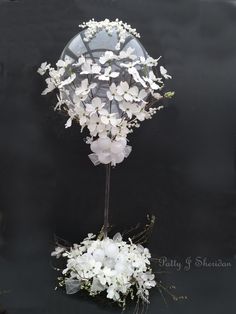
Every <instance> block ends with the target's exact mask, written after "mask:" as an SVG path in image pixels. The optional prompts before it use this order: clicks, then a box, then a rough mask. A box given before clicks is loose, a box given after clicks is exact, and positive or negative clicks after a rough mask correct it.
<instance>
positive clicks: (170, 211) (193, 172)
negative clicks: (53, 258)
mask: <svg viewBox="0 0 236 314" xmlns="http://www.w3.org/2000/svg"><path fill="white" fill-rule="evenodd" d="M92 17H94V18H95V19H97V20H101V19H104V18H106V17H107V18H110V19H114V18H116V17H118V18H120V19H122V20H123V21H126V22H128V23H129V24H131V25H132V26H133V27H136V28H137V30H138V31H139V32H140V33H141V36H142V37H141V41H142V43H143V45H144V46H145V48H146V49H147V50H148V52H149V53H150V55H151V56H153V57H158V56H159V55H162V56H163V59H162V62H163V64H164V65H165V66H166V67H167V68H168V70H169V72H170V74H172V75H173V80H172V81H171V82H168V87H169V89H170V90H175V91H176V96H175V98H174V99H173V100H171V101H169V102H168V104H167V105H166V107H165V109H164V110H162V111H161V112H160V113H159V114H158V116H156V117H155V118H153V119H152V120H151V121H148V122H144V123H143V124H142V127H141V128H140V129H137V130H135V133H134V134H133V135H132V136H131V137H130V139H131V142H130V143H131V145H132V146H133V152H132V153H131V155H130V157H129V158H128V159H127V160H125V161H124V162H123V163H122V164H120V165H118V166H117V167H116V168H115V169H113V170H112V191H111V211H112V212H111V222H112V224H113V225H114V228H115V229H117V230H121V231H122V230H124V229H128V228H129V227H131V226H133V225H135V224H136V223H137V222H142V223H145V216H146V214H147V213H152V214H155V215H156V217H157V223H156V226H155V229H154V232H153V235H152V238H151V240H150V243H149V248H150V249H151V251H152V253H153V255H154V256H167V257H168V258H173V259H181V260H183V261H184V260H185V258H186V257H188V256H191V257H192V258H193V259H194V258H195V257H196V256H201V257H207V258H209V259H211V260H215V259H218V258H221V259H222V260H224V261H230V262H231V264H232V267H227V268H214V267H211V268H201V269H199V268H196V267H192V268H191V270H190V271H188V272H187V271H181V272H177V271H176V270H174V269H172V271H171V273H170V274H167V275H162V278H163V280H164V281H166V282H167V283H169V282H171V283H174V284H175V285H176V286H177V294H186V295H188V297H189V300H188V301H184V302H182V301H180V302H177V303H175V302H174V303H173V302H172V301H171V300H169V301H168V304H169V306H168V307H166V306H165V305H164V303H163V300H162V298H161V297H160V295H158V293H155V292H154V293H153V296H152V299H151V304H150V306H149V313H156V312H158V311H159V313H181V314H185V313H186V314H187V313H188V314H189V313H191V314H194V313H210V314H211V313H214V314H221V313H227V314H231V313H235V300H234V299H235V298H234V296H235V288H236V287H235V278H236V277H235V275H236V273H235V269H234V264H235V262H234V261H235V256H234V254H235V244H236V241H235V220H236V217H235V203H236V202H235V201H236V191H235V163H236V141H235V136H236V123H235V121H236V101H235V100H236V87H235V86H236V85H235V69H236V40H235V35H236V1H223V0H222V1H214V0H212V1H210V0H208V1H191V0H182V1H177V0H172V1H171V0H86V1H84V0H64V1H63V0H45V1H43V0H31V1H30V0H18V1H17V0H15V1H13V0H12V1H7V0H0V102H1V112H0V139H1V141H0V149H1V154H0V178H1V191H0V196H1V197H0V225H1V229H0V231H1V233H0V250H1V257H0V290H6V292H7V293H4V294H2V295H1V296H0V300H1V301H0V303H1V306H2V308H4V309H6V310H7V313H10V314H11V313H12V314H15V313H17V314H19V313H22V314H23V313H26V314H27V313H30V314H36V313H40V314H42V313H46V314H53V313H56V314H72V313H73V314H76V313H95V314H96V313H113V312H114V313H119V312H120V310H119V309H117V308H116V307H115V308H113V307H110V306H109V305H101V304H97V303H96V302H94V301H93V300H90V299H88V298H85V297H82V296H81V297H80V296H78V295H77V296H67V295H65V293H64V292H63V291H57V292H54V290H53V289H54V286H55V282H56V280H55V277H56V274H55V272H54V271H53V270H52V268H51V266H50V251H51V250H52V244H53V234H57V235H58V236H60V237H62V238H65V239H67V240H69V241H71V242H73V241H77V242H79V241H81V240H82V239H83V237H85V235H86V234H87V233H88V232H94V233H96V232H97V231H98V230H99V229H100V227H101V225H102V219H103V202H104V178H105V171H104V169H103V167H102V166H98V167H94V166H93V165H92V163H91V162H90V161H89V159H88V157H87V155H88V154H89V147H88V145H86V144H85V143H84V141H83V135H81V133H80V130H79V127H76V126H73V127H72V128H70V129H67V130H65V129H64V123H65V119H66V118H65V117H64V116H61V115H59V114H57V113H54V111H53V104H55V97H54V96H53V95H48V96H46V97H42V96H41V95H40V93H41V91H42V89H43V88H44V86H45V85H44V82H43V80H42V78H41V77H40V76H39V75H38V74H37V73H36V70H37V68H38V66H39V65H40V64H41V62H43V61H49V62H51V63H55V61H56V60H57V59H58V57H59V55H60V53H61V51H62V50H63V48H64V46H65V45H66V43H67V42H68V41H69V39H70V38H72V37H73V36H74V35H75V34H76V33H77V32H78V31H79V29H78V24H80V23H81V22H83V21H87V20H88V19H90V18H92ZM169 270H170V269H169ZM131 312H132V309H131Z"/></svg>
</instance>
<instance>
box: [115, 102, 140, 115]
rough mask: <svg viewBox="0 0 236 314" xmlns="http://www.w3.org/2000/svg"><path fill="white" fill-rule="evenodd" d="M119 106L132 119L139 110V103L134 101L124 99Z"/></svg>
mask: <svg viewBox="0 0 236 314" xmlns="http://www.w3.org/2000/svg"><path fill="white" fill-rule="evenodd" d="M119 107H120V109H121V110H122V111H124V112H125V113H126V114H127V116H128V117H129V118H130V119H131V118H132V116H133V115H134V114H135V113H136V112H138V105H137V104H135V103H132V102H128V101H123V102H122V103H120V104H119Z"/></svg>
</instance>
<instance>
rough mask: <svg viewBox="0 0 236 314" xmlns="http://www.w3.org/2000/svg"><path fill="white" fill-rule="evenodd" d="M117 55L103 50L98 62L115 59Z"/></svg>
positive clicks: (103, 62) (102, 62)
mask: <svg viewBox="0 0 236 314" xmlns="http://www.w3.org/2000/svg"><path fill="white" fill-rule="evenodd" d="M116 59H117V55H115V54H114V53H113V52H112V51H109V50H108V51H105V54H104V55H103V56H101V57H100V58H99V62H100V63H101V64H105V63H106V62H108V61H111V60H116Z"/></svg>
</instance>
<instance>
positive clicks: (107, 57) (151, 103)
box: [38, 19, 174, 166]
mask: <svg viewBox="0 0 236 314" xmlns="http://www.w3.org/2000/svg"><path fill="white" fill-rule="evenodd" d="M80 26H81V27H82V28H86V30H85V31H84V33H83V41H84V42H86V43H87V42H92V41H93V40H94V38H95V37H96V35H97V34H99V33H100V32H104V31H105V32H106V33H107V34H108V35H109V36H114V34H115V35H116V38H117V42H116V44H115V47H114V49H113V50H106V51H104V52H103V53H102V55H101V56H100V57H93V56H92V57H91V55H90V54H87V55H86V54H84V55H81V56H79V58H78V60H74V59H73V58H70V57H68V56H67V57H66V58H65V59H64V60H59V61H58V62H57V63H56V68H54V67H52V66H51V65H50V64H48V63H47V62H44V63H42V64H41V67H40V68H39V69H38V73H39V74H41V75H45V74H47V75H48V77H47V78H46V83H47V87H46V89H45V90H44V91H43V92H42V94H43V95H46V94H47V93H49V92H51V91H53V90H54V89H57V91H58V95H57V98H58V102H57V104H56V106H55V110H59V111H61V110H63V111H65V112H66V113H67V114H68V116H69V118H68V120H67V121H66V124H65V127H66V128H69V127H70V126H71V125H72V122H77V123H79V124H80V126H81V131H83V130H84V128H87V129H88V131H89V135H90V136H88V137H87V138H86V142H87V143H88V144H90V148H91V151H92V153H91V154H90V155H89V157H90V159H91V161H92V162H93V163H94V165H98V164H99V163H102V164H111V165H113V166H115V165H116V164H118V163H121V162H122V161H123V160H124V158H126V157H128V155H129V154H130V152H131V146H130V145H128V144H127V135H128V134H129V133H131V132H133V129H134V128H138V127H139V126H140V123H141V122H142V121H144V120H146V119H150V118H152V116H153V115H154V114H155V113H156V112H157V111H158V110H160V109H161V108H163V106H162V105H158V103H159V101H160V100H161V99H162V98H170V97H172V96H173V94H174V93H173V92H165V93H163V88H164V81H165V80H167V79H171V76H170V75H169V74H168V73H167V70H166V69H165V68H164V67H163V66H160V67H158V68H157V66H158V62H159V59H160V58H158V59H153V58H152V57H150V56H147V57H146V58H145V57H144V56H137V55H136V54H135V48H132V47H128V48H127V49H121V45H122V44H124V42H125V40H126V38H127V37H128V36H135V37H138V38H139V37H140V35H139V34H138V33H137V32H136V30H135V29H132V28H131V26H130V25H128V24H126V23H123V22H122V21H119V20H115V21H109V20H108V19H106V20H104V21H101V22H96V21H94V20H91V21H89V22H87V23H83V24H82V25H80ZM154 67H155V71H154ZM155 73H156V74H155Z"/></svg>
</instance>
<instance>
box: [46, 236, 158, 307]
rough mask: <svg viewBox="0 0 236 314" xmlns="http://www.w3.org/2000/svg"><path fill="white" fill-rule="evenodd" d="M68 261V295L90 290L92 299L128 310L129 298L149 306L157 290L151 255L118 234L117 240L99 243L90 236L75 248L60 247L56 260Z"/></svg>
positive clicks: (53, 254)
mask: <svg viewBox="0 0 236 314" xmlns="http://www.w3.org/2000/svg"><path fill="white" fill-rule="evenodd" d="M61 255H62V256H63V257H64V258H66V268H65V269H64V270H63V271H62V273H63V276H64V279H63V281H62V282H61V285H65V287H66V291H67V293H68V294H73V293H76V292H78V291H79V290H86V291H88V292H89V294H90V295H91V296H95V295H97V294H100V293H102V292H103V291H104V292H105V293H106V297H107V298H108V299H111V300H113V301H115V302H117V303H118V304H119V305H121V306H123V307H125V302H126V298H127V297H131V298H132V299H133V298H137V301H142V302H145V303H149V290H150V289H151V288H152V287H155V286H156V281H155V275H154V274H153V273H152V269H151V266H150V258H151V254H150V252H149V250H148V249H147V248H144V247H143V246H142V245H136V244H133V243H132V241H131V240H129V242H125V241H124V240H122V236H121V235H120V234H119V233H117V234H116V235H115V236H114V237H113V239H111V238H105V239H103V240H99V239H95V235H93V234H89V235H88V237H87V238H85V239H84V240H83V241H82V242H81V243H80V244H74V245H73V246H72V247H71V248H69V249H66V248H64V247H60V246H58V247H56V249H55V251H54V252H52V256H55V257H57V258H59V257H61Z"/></svg>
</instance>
